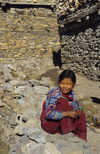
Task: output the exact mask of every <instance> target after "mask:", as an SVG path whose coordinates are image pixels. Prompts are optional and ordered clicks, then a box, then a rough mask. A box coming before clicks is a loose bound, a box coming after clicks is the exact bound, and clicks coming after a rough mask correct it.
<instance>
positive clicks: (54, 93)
mask: <svg viewBox="0 0 100 154" xmlns="http://www.w3.org/2000/svg"><path fill="white" fill-rule="evenodd" d="M59 98H67V99H68V103H69V105H72V109H73V110H77V109H81V108H80V107H79V104H78V102H77V101H76V96H75V93H74V92H73V91H70V93H68V94H67V95H66V97H65V94H62V92H61V90H60V88H59V87H55V88H53V89H52V90H50V91H49V93H48V95H47V99H46V104H45V106H44V107H45V113H46V118H47V119H55V120H57V119H62V118H63V113H62V111H56V110H55V109H56V101H57V100H58V99H59Z"/></svg>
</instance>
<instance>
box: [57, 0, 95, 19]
mask: <svg viewBox="0 0 100 154" xmlns="http://www.w3.org/2000/svg"><path fill="white" fill-rule="evenodd" d="M90 2H92V0H60V2H59V16H62V15H68V14H70V13H73V12H75V11H76V10H78V9H79V8H82V7H85V6H86V5H87V4H88V3H90Z"/></svg>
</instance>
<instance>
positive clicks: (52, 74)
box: [40, 68, 59, 86]
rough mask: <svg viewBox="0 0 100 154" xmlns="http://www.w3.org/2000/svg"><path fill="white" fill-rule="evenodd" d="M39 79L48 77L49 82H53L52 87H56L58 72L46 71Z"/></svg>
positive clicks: (55, 70) (55, 69)
mask: <svg viewBox="0 0 100 154" xmlns="http://www.w3.org/2000/svg"><path fill="white" fill-rule="evenodd" d="M40 77H49V78H50V80H51V81H53V82H54V85H55V86H58V77H59V70H58V69H57V68H54V69H51V70H48V71H46V72H45V73H44V74H42V75H41V76H40Z"/></svg>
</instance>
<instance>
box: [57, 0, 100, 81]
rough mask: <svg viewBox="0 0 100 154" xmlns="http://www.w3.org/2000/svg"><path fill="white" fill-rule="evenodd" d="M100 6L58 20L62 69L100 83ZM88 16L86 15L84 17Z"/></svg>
mask: <svg viewBox="0 0 100 154" xmlns="http://www.w3.org/2000/svg"><path fill="white" fill-rule="evenodd" d="M98 6H99V7H100V4H99V3H97V4H93V5H92V4H91V6H90V8H89V6H88V7H87V8H84V9H80V10H78V11H77V12H74V13H73V14H71V15H68V16H67V17H66V16H63V17H60V19H59V33H60V36H61V62H62V68H63V69H66V68H67V69H72V70H74V71H75V72H76V73H77V74H80V75H84V76H86V77H87V78H89V79H92V80H98V81H100V15H99V14H100V13H99V10H98ZM86 13H87V16H86Z"/></svg>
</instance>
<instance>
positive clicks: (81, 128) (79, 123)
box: [73, 112, 87, 141]
mask: <svg viewBox="0 0 100 154" xmlns="http://www.w3.org/2000/svg"><path fill="white" fill-rule="evenodd" d="M73 126H74V134H75V135H77V136H78V137H79V138H81V139H83V140H85V141H87V128H86V118H85V114H84V112H82V114H81V116H79V118H78V119H76V120H73Z"/></svg>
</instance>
